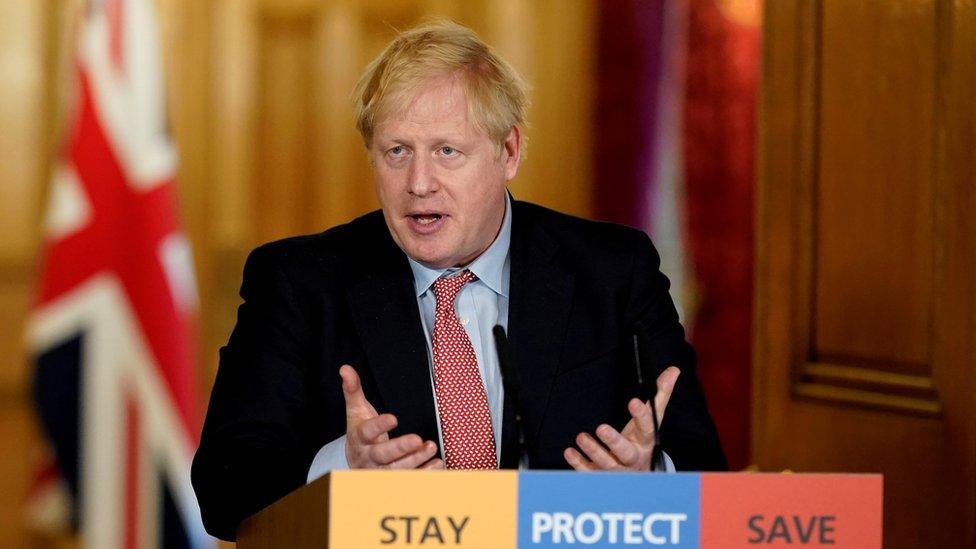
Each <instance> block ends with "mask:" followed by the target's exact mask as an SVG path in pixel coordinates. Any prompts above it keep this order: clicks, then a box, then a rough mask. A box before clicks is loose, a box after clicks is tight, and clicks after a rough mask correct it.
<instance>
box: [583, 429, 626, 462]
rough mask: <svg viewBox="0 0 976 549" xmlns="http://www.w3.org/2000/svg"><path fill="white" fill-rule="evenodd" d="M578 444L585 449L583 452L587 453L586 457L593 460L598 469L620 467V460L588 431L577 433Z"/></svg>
mask: <svg viewBox="0 0 976 549" xmlns="http://www.w3.org/2000/svg"><path fill="white" fill-rule="evenodd" d="M576 445H577V446H579V447H580V449H581V450H583V453H584V454H586V457H588V458H589V459H590V461H592V462H593V464H594V465H595V466H596V468H597V469H602V470H604V471H609V470H611V469H619V468H620V462H618V461H617V459H616V458H614V457H613V456H612V455H610V452H609V451H607V449H606V448H605V447H604V446H603V445H602V444H600V443H599V442H597V441H596V439H595V438H593V437H591V436H590V435H589V434H588V433H580V434H579V435H577V437H576Z"/></svg>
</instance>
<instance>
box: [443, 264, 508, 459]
mask: <svg viewBox="0 0 976 549" xmlns="http://www.w3.org/2000/svg"><path fill="white" fill-rule="evenodd" d="M475 278H476V277H475V276H474V275H473V274H471V272H470V271H464V272H462V273H461V274H459V275H457V276H455V277H451V278H440V279H438V280H437V281H435V282H434V297H435V299H436V300H437V305H436V312H435V316H434V340H433V347H434V391H435V392H436V393H437V412H438V413H439V414H440V416H441V430H442V431H443V435H444V455H445V458H446V461H447V468H448V469H497V461H496V460H495V435H494V432H493V431H492V428H491V416H490V415H489V413H488V399H487V397H486V396H485V388H484V385H482V382H481V373H480V372H479V371H478V359H477V358H476V357H475V354H474V348H473V347H472V346H471V340H470V339H468V334H467V332H465V331H464V327H462V326H461V323H460V322H459V321H458V318H457V312H456V311H455V310H454V299H455V298H456V297H457V294H458V292H460V291H461V288H463V287H464V285H465V284H467V283H468V282H471V281H472V280H474V279H475Z"/></svg>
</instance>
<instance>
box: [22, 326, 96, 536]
mask: <svg viewBox="0 0 976 549" xmlns="http://www.w3.org/2000/svg"><path fill="white" fill-rule="evenodd" d="M83 349H84V337H83V334H82V332H78V333H77V334H74V335H71V336H69V337H67V338H66V339H65V340H64V341H62V342H61V343H59V344H57V345H54V346H51V347H49V348H48V349H45V350H44V351H43V352H41V353H40V354H38V355H37V356H36V357H35V358H34V362H35V364H36V368H35V369H34V383H33V387H32V391H33V397H34V402H35V404H36V408H37V415H38V418H39V419H40V422H41V425H42V426H43V428H44V431H45V433H46V434H47V436H48V438H49V440H50V443H51V446H52V447H53V449H54V454H55V456H57V460H58V466H59V468H60V473H61V477H62V478H63V479H64V481H65V483H66V484H67V485H68V490H69V491H70V493H71V496H72V498H73V499H74V501H77V498H78V490H79V482H80V481H79V478H80V475H81V473H80V470H79V464H80V460H79V455H80V452H81V446H80V444H81V426H80V422H81V407H80V404H79V403H80V399H81V368H82V360H81V355H82V350H83ZM70 516H71V523H72V526H77V521H78V510H77V509H76V508H72V509H70Z"/></svg>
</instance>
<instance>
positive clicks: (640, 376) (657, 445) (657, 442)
mask: <svg viewBox="0 0 976 549" xmlns="http://www.w3.org/2000/svg"><path fill="white" fill-rule="evenodd" d="M634 366H635V367H636V368H637V394H638V395H641V397H643V395H645V394H646V393H645V390H644V372H643V369H642V368H641V361H640V345H639V344H638V338H637V334H634ZM655 400H657V383H655V384H654V394H653V395H651V400H650V405H651V421H652V422H653V423H654V450H652V451H651V471H663V470H664V469H663V468H662V467H661V434H660V433H661V429H660V423H658V420H657V406H655V404H654V401H655Z"/></svg>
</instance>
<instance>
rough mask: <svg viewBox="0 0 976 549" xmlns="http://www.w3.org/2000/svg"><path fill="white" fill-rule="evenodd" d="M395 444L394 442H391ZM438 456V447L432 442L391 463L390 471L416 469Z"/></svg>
mask: <svg viewBox="0 0 976 549" xmlns="http://www.w3.org/2000/svg"><path fill="white" fill-rule="evenodd" d="M390 442H393V441H390ZM436 454H437V445H436V444H434V443H433V442H432V441H429V440H428V441H427V442H425V443H423V444H422V445H421V446H420V448H418V449H417V450H414V451H413V452H410V453H408V454H407V455H405V456H403V457H400V458H397V459H395V460H393V461H391V462H390V463H389V467H390V469H416V468H418V467H420V466H421V465H423V464H424V463H426V462H428V461H430V459H431V458H433V457H434V456H435V455H436Z"/></svg>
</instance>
